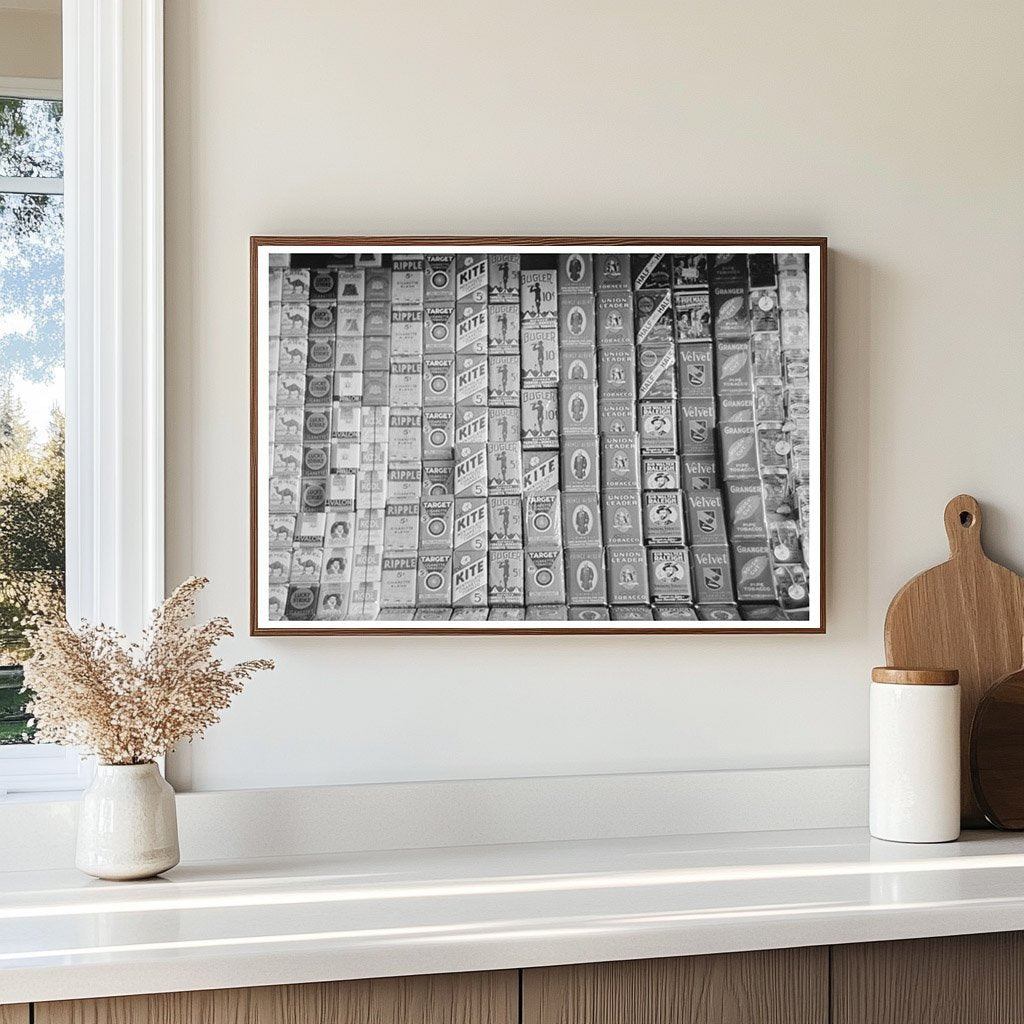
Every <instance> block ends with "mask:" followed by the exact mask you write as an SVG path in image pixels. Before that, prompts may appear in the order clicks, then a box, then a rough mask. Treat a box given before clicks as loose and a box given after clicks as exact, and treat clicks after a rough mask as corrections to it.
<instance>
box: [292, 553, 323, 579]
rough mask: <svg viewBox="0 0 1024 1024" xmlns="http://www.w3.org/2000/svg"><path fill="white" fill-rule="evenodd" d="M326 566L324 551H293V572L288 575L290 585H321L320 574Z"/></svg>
mask: <svg viewBox="0 0 1024 1024" xmlns="http://www.w3.org/2000/svg"><path fill="white" fill-rule="evenodd" d="M323 564H324V549H323V548H318V547H314V546H312V545H310V546H308V547H296V548H294V549H293V551H292V564H291V570H290V572H289V574H288V582H289V583H319V582H320V572H321V570H322V569H323Z"/></svg>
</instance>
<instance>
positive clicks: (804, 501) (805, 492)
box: [796, 484, 811, 546]
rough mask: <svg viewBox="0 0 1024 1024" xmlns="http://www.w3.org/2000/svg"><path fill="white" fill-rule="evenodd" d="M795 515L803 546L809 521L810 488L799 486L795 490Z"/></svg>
mask: <svg viewBox="0 0 1024 1024" xmlns="http://www.w3.org/2000/svg"><path fill="white" fill-rule="evenodd" d="M796 505H797V514H798V516H799V520H798V521H799V523H800V533H801V537H802V542H803V544H804V546H806V544H807V531H808V529H809V528H810V521H811V488H810V487H809V486H808V485H807V484H800V485H799V486H798V487H797V489H796Z"/></svg>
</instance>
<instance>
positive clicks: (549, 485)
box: [523, 449, 559, 494]
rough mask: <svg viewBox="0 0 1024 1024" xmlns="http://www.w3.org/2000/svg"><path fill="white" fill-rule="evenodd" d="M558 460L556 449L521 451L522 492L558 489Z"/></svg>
mask: <svg viewBox="0 0 1024 1024" xmlns="http://www.w3.org/2000/svg"><path fill="white" fill-rule="evenodd" d="M558 461H559V452H558V450H557V449H555V450H546V451H528V452H523V493H524V494H527V493H529V492H531V491H550V490H558V485H559V479H558Z"/></svg>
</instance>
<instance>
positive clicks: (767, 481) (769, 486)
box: [761, 473, 795, 517]
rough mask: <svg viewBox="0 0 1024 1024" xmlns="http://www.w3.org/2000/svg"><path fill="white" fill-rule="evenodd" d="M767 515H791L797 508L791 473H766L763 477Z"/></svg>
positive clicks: (762, 484)
mask: <svg viewBox="0 0 1024 1024" xmlns="http://www.w3.org/2000/svg"><path fill="white" fill-rule="evenodd" d="M761 493H762V494H763V495H764V511H765V515H766V517H770V516H771V515H772V514H775V515H779V516H790V515H792V514H793V509H794V508H795V498H794V495H793V482H792V479H791V477H790V475H789V473H766V474H765V475H764V476H763V477H762V478H761Z"/></svg>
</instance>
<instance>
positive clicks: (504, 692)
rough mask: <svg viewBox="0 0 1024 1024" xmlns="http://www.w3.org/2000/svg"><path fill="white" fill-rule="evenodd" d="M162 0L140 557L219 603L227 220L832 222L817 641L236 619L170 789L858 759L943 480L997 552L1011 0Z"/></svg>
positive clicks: (645, 224)
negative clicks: (241, 668) (225, 696)
mask: <svg viewBox="0 0 1024 1024" xmlns="http://www.w3.org/2000/svg"><path fill="white" fill-rule="evenodd" d="M167 6H168V18H167V105H168V125H167V142H168V147H167V149H168V180H167V189H168V208H167V214H168V216H167V228H168V249H167V255H168V267H167V272H168V291H167V309H168V339H167V343H168V356H167V361H168V362H167V368H168V496H167V524H168V571H169V579H170V581H171V582H177V581H178V580H179V579H181V578H182V577H183V576H185V575H187V574H188V573H191V572H195V571H198V572H203V573H206V574H208V575H209V576H210V577H212V579H213V581H214V582H213V585H212V587H211V588H210V590H211V592H210V599H209V601H208V604H207V607H208V609H209V610H217V611H223V612H226V613H227V614H228V615H230V616H231V618H232V619H233V620H234V622H235V623H236V624H237V625H238V626H239V628H240V629H242V630H244V628H245V623H246V621H247V593H248V568H247V538H246V530H247V526H246V517H247V505H246V502H247V486H248V485H247V466H248V461H247V460H248V426H247V423H248V421H247V390H246V389H247V374H248V367H247V351H246V345H247V319H248V309H247V273H248V268H247V262H246V259H247V256H246V244H247V239H248V236H249V235H250V234H253V233H330V232H337V233H348V234H358V233H367V234H376V233H380V234H387V233H402V234H404V233H427V234H430V233H466V234H469V233H508V234H517V233H521V234H528V233H533V232H536V233H553V234H560V233H564V234H594V233H606V232H607V233H613V234H640V235H642V234H672V233H678V234H720V235H730V234H740V235H745V234H807V235H816V234H826V235H828V236H829V238H830V241H831V245H832V256H831V259H832V264H831V270H832V274H831V285H832V287H831V294H830V304H831V306H830V327H831V352H830V358H831V364H830V372H831V389H830V391H831V393H830V408H829V417H830V423H829V458H828V471H829V494H828V505H829V514H830V529H829V543H828V559H829V594H828V600H829V630H828V635H827V636H824V637H809V638H801V637H779V638H769V637H763V638H749V637H736V638H729V637H705V638H701V637H678V638H645V637H632V638H587V637H582V638H569V637H566V638H537V639H519V638H507V639H501V638H488V637H485V638H477V639H471V638H466V639H447V638H440V639H438V638H426V637H424V638H397V639H385V638H373V637H371V638H353V639H302V638H294V639H281V640H262V641H259V642H256V641H253V640H250V639H248V638H245V639H240V640H238V641H237V642H235V643H234V645H233V646H232V648H231V653H232V654H234V655H243V654H244V655H249V656H253V655H260V656H272V657H274V658H276V659H277V661H278V670H277V672H276V673H275V674H274V675H273V676H272V677H266V678H264V679H261V680H260V681H259V682H256V683H255V684H253V685H252V686H251V687H250V688H249V689H248V691H247V692H246V693H245V694H244V695H243V696H242V698H241V699H240V700H239V701H238V702H237V704H236V706H235V707H234V708H233V709H232V710H231V711H230V712H229V714H228V715H227V716H225V720H224V722H223V723H222V724H221V725H220V726H219V727H218V728H216V729H215V730H213V732H212V733H211V734H210V736H209V738H208V739H207V740H206V741H205V742H204V743H202V744H198V745H196V747H195V750H194V754H193V769H194V781H195V785H196V786H197V787H198V788H215V787H232V786H266V785H278V784H281V785H288V784H309V783H335V782H344V781H363V780H378V779H417V778H445V777H460V776H481V775H518V774H545V773H554V772H575V771H579V772H599V771H613V772H614V771H627V770H641V771H643V770H660V769H685V768H718V767H727V766H770V765H805V764H843V763H860V762H863V761H864V760H865V759H866V755H867V734H866V721H865V714H866V693H867V690H866V687H867V680H868V671H869V669H870V667H871V666H872V665H873V664H875V663H878V662H879V661H880V659H881V657H882V652H881V630H882V620H883V616H884V612H885V607H886V604H887V602H888V600H889V597H890V596H891V594H892V593H893V591H894V590H895V589H896V588H897V587H898V586H899V585H900V584H901V583H902V582H903V581H904V579H906V578H907V576H908V575H909V574H911V573H913V572H915V571H916V570H918V569H921V568H924V567H925V566H927V565H930V564H933V563H934V562H936V561H939V560H942V559H943V558H944V557H945V556H946V550H945V535H944V532H943V528H942V508H943V506H944V504H945V502H946V500H947V499H948V498H949V497H951V496H952V495H954V494H956V493H958V492H959V491H961V490H966V491H970V492H973V493H974V494H976V495H977V496H978V497H979V498H980V499H981V500H982V501H983V502H984V503H985V505H986V509H987V513H986V531H987V537H988V543H989V547H990V550H991V552H992V554H993V555H995V556H1001V557H1002V558H1003V559H1005V560H1007V561H1009V562H1010V563H1011V564H1015V565H1016V566H1017V568H1019V569H1024V473H1022V472H1021V468H1020V465H1019V463H1020V459H1021V457H1022V453H1024V417H1022V416H1021V412H1022V409H1021V399H1020V388H1021V382H1022V380H1024V344H1022V327H1021V315H1020V311H1019V307H1020V293H1021V281H1022V280H1024V190H1022V187H1021V182H1022V180H1024V176H1022V172H1024V166H1022V153H1024V137H1022V125H1024V121H1022V118H1021V109H1022V101H1024V65H1022V62H1021V61H1020V59H1019V48H1020V41H1021V39H1022V38H1024V13H1022V12H1024V7H1022V6H1021V5H1020V4H1019V3H1016V2H1013V3H1011V2H1006V3H995V4H987V5H985V6H984V8H979V7H978V6H977V5H975V4H972V3H970V2H969V0H960V2H953V3H945V4H935V3H932V2H930V0H908V2H905V3H901V4H893V3H890V2H885V3H882V2H867V3H860V4H848V3H840V2H821V0H793V2H790V3H786V4H782V3H767V4H757V5H752V4H741V3H703V2H700V3H698V2H658V0H651V2H649V3H646V4H625V3H621V2H608V0H598V2H591V3H585V4H584V3H576V4H572V3H562V4H555V3H551V2H550V0H520V2H517V3H514V4H506V3H503V4H492V3H480V2H479V0H474V2H472V3H471V2H466V0H449V2H447V3H443V4H423V3H421V2H418V0H391V2H389V3H387V4H375V3H357V2H338V0H303V2H294V3H287V4H285V3H280V2H279V0H201V2H200V0H193V2H189V0H168V4H167Z"/></svg>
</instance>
